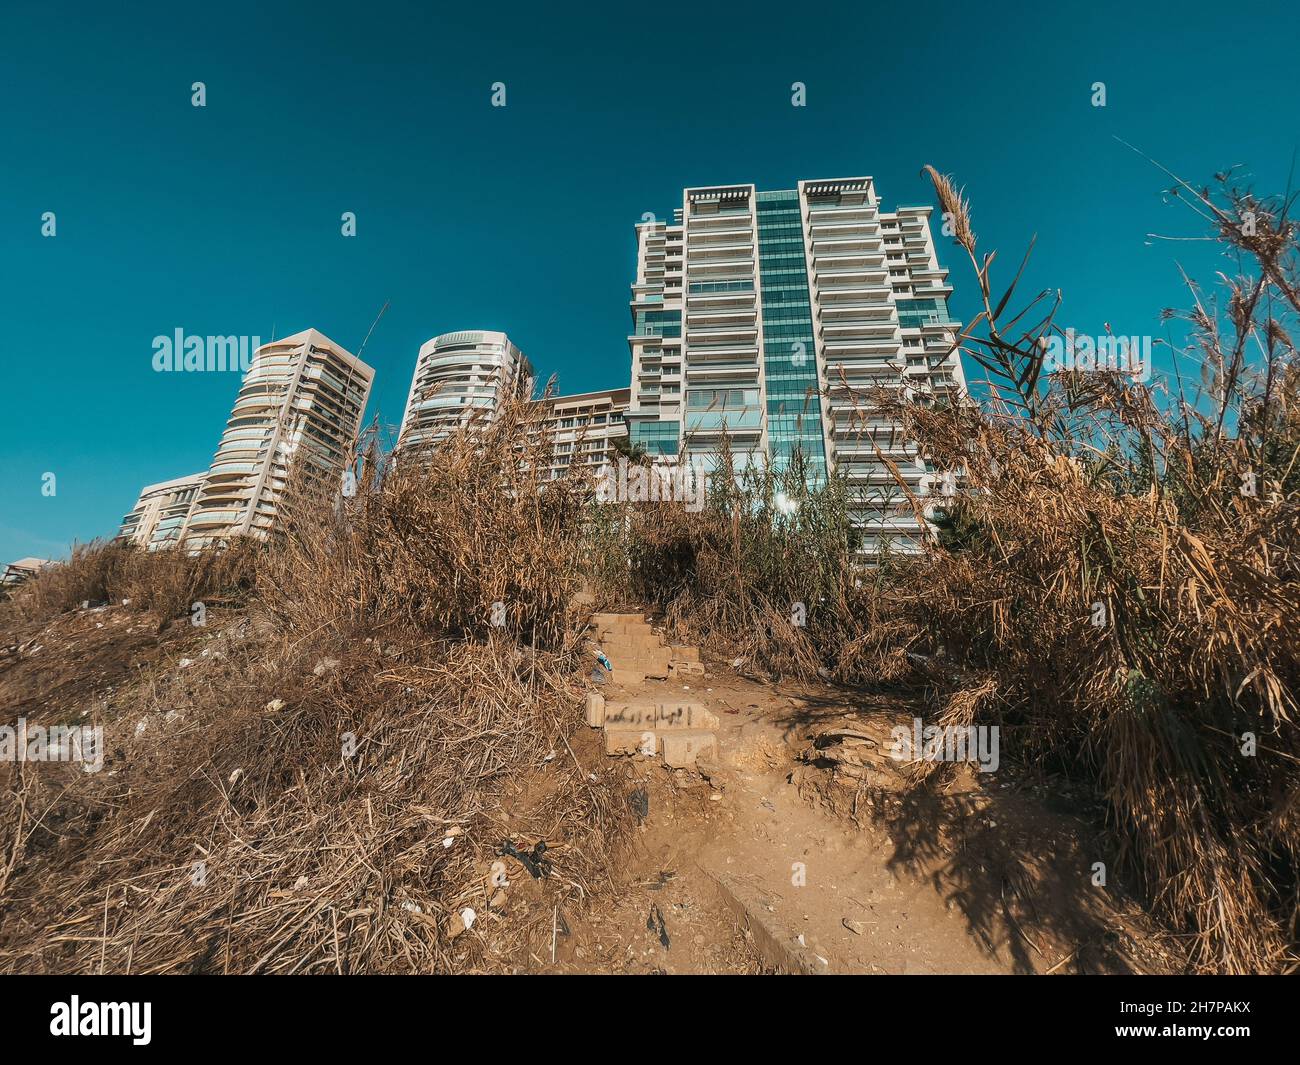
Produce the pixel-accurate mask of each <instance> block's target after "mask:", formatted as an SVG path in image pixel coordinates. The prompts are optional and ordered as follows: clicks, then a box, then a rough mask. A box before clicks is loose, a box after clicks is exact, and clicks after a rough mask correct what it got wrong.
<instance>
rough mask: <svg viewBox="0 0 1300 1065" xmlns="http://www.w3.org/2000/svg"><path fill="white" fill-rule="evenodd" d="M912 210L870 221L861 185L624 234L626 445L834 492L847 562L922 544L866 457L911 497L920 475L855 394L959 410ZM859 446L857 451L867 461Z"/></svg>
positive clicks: (919, 466)
mask: <svg viewBox="0 0 1300 1065" xmlns="http://www.w3.org/2000/svg"><path fill="white" fill-rule="evenodd" d="M930 211H931V209H930V208H929V207H900V208H898V209H897V210H896V211H893V212H886V211H882V210H881V209H880V204H879V201H878V198H877V195H876V189H875V183H874V182H873V181H872V179H871V178H869V177H857V178H841V179H835V180H826V181H800V182H799V185H798V188H796V189H791V190H787V191H776V192H760V191H758V189H757V188H756V187H755V186H753V185H725V186H715V187H710V188H691V189H686V190H684V192H683V197H682V206H681V207H678V208H674V210H673V220H672V222H666V221H664V222H661V221H653V222H642V223H640V224H639V225H638V226H637V227H636V229H637V275H636V281H635V283H634V284H633V286H632V333H631V335H630V336H629V337H628V344H629V346H630V348H631V353H632V396H631V403H630V406H629V408H628V411H627V414H626V418H627V422H628V427H629V436H630V439H631V442H632V443H633V444H634V445H635V444H641V445H642V446H644V447H645V448H646V450H647V451H648V452H649V453H651V454H653V455H657V456H662V457H663V461H675V460H676V459H677V458H678V457H680V456H683V455H690V456H692V457H703V458H704V460H705V461H706V462H707V461H709V460H710V458H711V457H716V455H717V453H718V448H719V445H720V443H721V440H722V437H723V435H724V433H725V434H726V436H727V438H728V440H729V443H730V447H731V450H732V452H733V455H734V456H735V459H736V462H737V466H738V467H740V466H744V465H746V464H769V465H770V466H771V468H773V469H775V470H778V471H780V470H785V469H788V468H789V466H790V463H791V461H792V459H793V458H794V456H795V454H796V453H798V454H799V456H800V457H801V460H802V463H803V470H804V477H805V481H806V482H807V483H808V484H809V485H816V484H819V483H823V482H824V481H825V480H826V477H827V475H828V473H829V472H831V471H834V472H836V473H837V474H838V475H840V476H843V477H844V478H845V480H846V482H847V484H848V485H849V488H850V491H851V495H852V518H853V523H854V525H855V527H856V528H857V529H858V530H859V535H860V538H861V546H862V550H863V551H864V552H866V553H868V554H875V553H877V552H878V551H879V549H880V548H881V546H882V545H883V543H884V541H889V542H890V546H891V548H892V549H893V550H895V551H910V550H916V549H917V548H918V546H919V537H920V534H921V531H922V527H921V523H920V522H919V521H918V520H917V519H916V517H915V516H914V514H913V511H912V509H911V507H910V506H909V505H908V504H907V502H906V499H905V497H904V496H903V493H902V492H901V491H900V490H899V489H898V487H897V485H896V483H895V481H894V478H893V476H892V475H891V473H890V472H889V469H888V467H887V466H886V464H885V463H884V462H883V461H882V460H881V458H880V456H879V455H878V454H877V449H878V450H879V451H880V452H881V453H882V454H883V455H885V456H887V457H888V458H889V460H890V461H892V462H894V463H895V464H896V465H897V466H898V468H899V470H900V472H901V473H902V475H903V478H904V480H905V481H906V482H907V483H908V486H909V488H910V489H911V490H912V491H913V492H915V493H917V494H919V495H924V494H925V493H926V492H927V491H928V490H929V487H930V483H931V480H932V479H933V478H934V475H935V474H936V473H941V472H943V471H931V470H927V468H926V465H925V463H924V461H923V460H922V458H921V457H920V456H919V455H918V453H917V449H916V447H915V446H914V445H912V444H910V443H908V442H906V441H904V440H902V439H901V436H900V433H899V429H898V426H897V425H895V424H893V423H892V422H890V421H888V420H887V419H885V418H883V417H881V416H879V414H878V412H877V411H874V410H873V409H872V406H871V402H870V391H869V390H870V389H871V387H872V386H875V385H882V386H885V387H887V388H890V389H899V390H905V391H906V392H907V393H908V394H910V395H912V396H913V397H915V398H917V399H918V400H919V401H921V402H933V401H934V400H935V399H938V398H953V399H956V398H957V397H959V396H961V395H964V393H965V378H964V376H963V374H962V368H961V362H960V358H959V357H958V355H957V354H956V353H955V351H952V350H951V349H952V347H953V339H954V337H955V336H956V333H957V332H958V331H959V329H960V324H959V323H957V322H955V321H953V320H952V319H951V318H950V317H949V314H948V309H947V299H948V296H949V295H950V294H951V293H952V289H951V287H950V286H949V285H948V281H947V278H948V271H947V270H945V269H944V268H943V267H942V266H940V264H939V260H938V257H937V256H936V254H935V247H934V240H933V238H932V236H931V234H930V225H929V215H930ZM873 444H874V446H873Z"/></svg>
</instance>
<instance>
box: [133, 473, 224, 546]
mask: <svg viewBox="0 0 1300 1065" xmlns="http://www.w3.org/2000/svg"><path fill="white" fill-rule="evenodd" d="M206 476H207V471H206V470H203V471H201V472H199V473H191V474H189V475H188V476H185V477H177V478H174V479H173V480H170V481H161V482H159V483H158V484H149V485H145V487H144V488H142V489H140V498H139V499H137V500H136V503H135V506H134V507H132V508H131V512H130V513H129V514H127V515H126V517H124V518H123V519H122V527H121V529H119V530H118V534H117V539H119V540H124V541H126V542H128V543H131V544H134V545H135V546H136V547H139V548H141V549H142V550H146V551H157V550H159V549H160V548H164V547H174V546H176V545H177V544H178V543H179V542H180V541H181V540H182V539H183V538H184V536H185V532H186V528H187V525H188V523H189V516H190V511H191V510H192V509H193V507H194V500H195V499H196V498H197V497H198V494H199V489H200V488H202V486H203V480H204V478H205V477H206Z"/></svg>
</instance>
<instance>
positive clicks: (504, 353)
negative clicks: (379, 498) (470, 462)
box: [397, 329, 533, 450]
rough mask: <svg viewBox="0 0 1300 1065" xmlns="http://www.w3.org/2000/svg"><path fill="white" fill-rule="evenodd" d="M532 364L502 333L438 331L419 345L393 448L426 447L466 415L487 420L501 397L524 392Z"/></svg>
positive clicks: (529, 382) (527, 392)
mask: <svg viewBox="0 0 1300 1065" xmlns="http://www.w3.org/2000/svg"><path fill="white" fill-rule="evenodd" d="M532 390H533V368H532V365H531V364H530V363H529V361H528V359H527V358H525V357H524V353H523V352H522V351H520V350H519V349H518V348H517V347H515V345H514V344H513V343H512V342H511V340H510V338H509V337H508V336H506V335H505V333H499V332H493V331H491V330H483V329H471V330H465V331H462V332H459V333H443V334H442V335H441V336H436V337H434V338H433V339H432V340H429V341H427V342H426V343H425V344H423V345H422V346H421V348H420V354H419V357H418V358H417V359H416V362H415V373H414V375H413V376H412V378H411V391H410V394H409V395H408V396H407V400H406V411H405V412H404V413H403V415H402V427H401V430H400V431H399V433H398V438H397V439H398V443H397V446H398V449H399V450H409V449H419V448H422V447H430V446H433V445H435V444H437V443H438V441H440V440H442V439H444V438H445V437H446V436H447V435H448V434H450V433H451V432H452V431H453V430H454V429H455V428H457V427H458V426H461V425H464V424H466V423H467V422H468V421H469V420H470V419H471V418H480V419H483V420H484V421H485V422H486V421H490V420H491V418H492V414H493V412H494V411H495V410H496V408H497V405H498V403H499V402H500V401H501V399H502V398H503V397H504V396H506V395H508V394H514V395H520V396H525V397H527V396H530V395H531V394H532Z"/></svg>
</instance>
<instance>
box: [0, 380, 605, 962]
mask: <svg viewBox="0 0 1300 1065" xmlns="http://www.w3.org/2000/svg"><path fill="white" fill-rule="evenodd" d="M528 417H530V415H529V414H528V413H527V411H526V409H525V408H524V407H522V406H512V407H511V408H510V409H508V410H504V411H502V412H500V413H499V415H498V419H497V421H496V422H494V424H493V425H492V426H491V427H487V428H484V427H478V428H479V429H480V430H481V431H477V432H474V433H465V434H462V435H460V436H458V437H456V438H454V439H453V440H451V441H449V442H448V443H447V444H446V445H445V446H444V447H443V448H442V449H440V451H439V453H438V455H437V457H436V459H435V460H434V461H433V462H431V463H430V464H429V465H427V466H425V467H423V468H419V469H416V468H414V467H412V468H410V469H403V468H401V467H400V466H399V467H398V468H397V469H395V470H394V469H392V468H391V467H390V468H388V469H380V468H377V467H371V468H370V469H368V470H367V471H366V476H365V477H364V478H363V483H362V488H361V491H360V492H359V494H358V495H357V496H356V497H355V498H353V499H350V500H348V501H347V503H346V509H341V508H333V507H332V506H331V505H330V504H327V503H324V502H322V503H321V505H318V506H316V507H311V506H308V505H307V504H306V502H305V501H304V500H302V499H299V500H298V503H297V505H296V507H295V514H297V515H298V516H299V517H300V520H299V522H298V523H297V524H296V525H295V526H294V527H293V528H291V529H290V530H289V532H288V535H287V536H286V537H285V538H284V539H283V540H282V541H281V542H278V543H276V544H272V545H267V546H266V547H265V548H264V549H263V550H261V551H259V552H257V558H256V568H257V577H256V585H257V587H256V592H255V594H254V596H253V598H252V600H251V602H250V603H249V605H248V609H247V611H246V612H245V613H244V614H242V615H237V616H235V617H234V618H232V617H231V616H229V615H227V617H226V619H225V622H226V623H225V624H224V625H217V624H216V623H215V622H214V626H213V627H214V630H215V631H213V632H212V633H211V635H210V637H207V638H206V639H205V644H206V646H205V648H204V651H203V652H202V653H201V654H196V655H195V657H194V659H193V660H192V661H191V662H190V663H189V664H188V665H187V666H186V667H185V668H175V669H173V670H172V671H171V672H169V673H167V674H164V675H162V676H158V675H157V674H154V675H151V676H150V677H148V678H144V679H142V680H141V681H140V683H138V684H137V685H135V686H134V687H133V688H131V690H129V691H125V692H118V693H117V695H116V697H115V698H114V700H113V703H112V706H111V709H110V710H109V711H108V712H106V713H104V714H102V715H98V716H96V718H95V720H96V723H102V724H103V725H104V726H105V728H106V731H107V735H108V742H107V746H108V748H109V751H110V752H111V753H110V757H109V760H108V762H107V764H106V766H105V769H104V771H102V772H100V773H98V774H78V773H75V772H71V773H59V774H56V773H52V772H46V771H44V770H46V769H47V768H48V767H45V766H21V765H20V766H15V767H7V768H3V769H0V773H4V774H5V782H4V784H5V786H4V790H3V793H2V794H0V803H3V806H4V813H3V817H2V818H0V826H2V827H0V835H2V837H3V838H2V839H0V855H2V856H3V857H2V858H0V861H3V871H2V875H0V926H2V928H3V931H2V932H0V968H3V969H5V970H6V971H54V972H70V971H72V972H96V971H112V972H123V971H129V972H278V973H291V972H340V973H342V972H348V973H352V972H399V971H400V972H417V971H418V972H430V971H450V970H455V971H487V970H498V969H502V968H512V967H516V966H518V965H519V964H521V960H522V962H524V963H527V960H528V955H529V953H531V952H534V948H535V949H536V951H541V950H543V949H544V948H543V947H541V946H538V943H540V942H541V941H542V940H545V941H546V942H549V939H550V934H551V925H552V919H553V914H554V911H555V909H556V908H557V907H560V906H570V907H572V906H580V905H581V904H582V902H583V901H584V900H585V899H586V898H587V897H588V896H589V895H591V894H592V893H593V892H596V891H599V890H601V889H602V888H603V887H604V886H606V885H607V883H608V879H609V870H610V869H611V867H612V861H611V858H610V853H611V850H612V848H614V847H615V846H616V845H617V843H618V840H619V838H620V835H621V832H622V823H621V820H620V819H619V818H618V817H616V816H615V815H614V813H613V811H614V810H615V809H616V808H617V809H619V810H622V809H623V808H624V806H623V804H621V803H620V804H618V806H617V807H616V806H615V804H614V801H613V800H614V798H615V796H616V791H615V788H614V786H613V785H612V784H611V783H610V781H609V779H608V778H607V777H606V776H604V775H602V776H601V777H599V778H597V777H594V776H593V775H590V774H589V771H588V770H587V769H584V768H583V766H582V765H581V764H580V762H579V758H578V755H577V753H575V751H574V750H573V748H572V747H571V746H570V744H569V741H568V736H569V734H570V733H572V732H574V731H575V730H576V728H577V724H578V722H579V720H580V715H579V712H578V707H579V702H580V697H581V692H580V688H579V687H577V686H575V683H574V666H575V664H576V660H575V657H574V647H575V646H576V637H575V635H574V631H573V626H572V624H571V620H572V619H571V617H570V615H569V614H568V613H567V606H568V601H569V597H570V595H571V594H572V592H573V590H574V588H575V586H576V581H577V579H578V568H577V562H576V560H577V558H578V557H579V556H578V554H577V553H576V552H575V551H574V550H573V547H572V543H573V540H574V538H575V536H576V535H577V532H578V530H579V529H580V528H581V523H582V516H583V512H584V507H583V504H582V502H581V498H580V497H579V496H578V495H576V494H574V493H573V492H571V491H568V490H566V487H565V486H564V485H562V484H559V485H549V484H548V485H547V486H546V490H545V491H539V490H538V489H539V488H540V487H541V486H540V485H539V484H537V483H536V482H535V481H534V480H533V476H534V475H532V474H530V473H528V472H527V470H528V469H537V468H538V465H537V464H536V463H531V464H530V463H528V462H527V458H528V456H527V453H526V451H527V449H525V451H524V453H522V454H521V452H520V449H519V446H518V443H517V442H518V440H519V438H520V433H521V432H522V431H523V430H524V429H525V428H526V426H525V425H524V424H523V421H524V420H525V419H527V418H528ZM525 435H526V434H525ZM521 459H523V460H524V461H523V462H522V464H521V461H520V460H521ZM118 564H119V552H118V550H117V549H116V548H99V549H97V551H96V550H89V551H85V552H82V553H80V554H79V555H78V557H77V558H76V559H75V560H74V565H73V566H72V567H69V568H70V569H71V570H73V571H74V572H81V571H86V570H89V569H90V567H92V566H94V569H93V571H92V573H93V576H92V575H90V574H83V575H82V576H79V577H77V578H76V579H75V580H74V579H73V577H72V575H70V574H65V575H63V577H62V579H61V581H60V583H59V584H57V585H54V586H52V587H50V588H44V587H42V582H44V581H46V579H47V578H46V576H45V575H42V576H41V577H40V578H38V579H36V580H35V581H33V582H32V584H31V586H30V587H29V588H27V589H24V593H23V597H22V599H23V604H26V605H27V609H29V610H32V611H34V610H35V609H37V607H38V606H39V607H43V608H46V609H53V608H54V607H55V606H56V605H57V604H62V605H68V604H70V603H72V602H74V601H75V600H76V598H77V596H78V595H82V596H84V595H86V594H87V592H86V589H87V588H90V587H91V586H92V584H94V581H96V580H98V581H100V584H98V585H95V587H103V588H105V589H106V590H108V591H109V592H111V594H113V595H114V596H116V595H117V594H118V592H119V591H120V590H121V589H122V588H123V587H125V586H124V585H121V584H118V583H114V582H115V581H117V580H118V579H119V578H117V577H115V576H113V574H115V573H117V572H118V569H117V567H118ZM169 564H170V565H173V566H176V567H179V568H183V569H185V570H186V571H187V572H188V567H189V565H190V564H189V563H186V562H182V561H180V559H179V557H177V556H170V557H169V560H168V561H167V562H163V561H161V560H160V561H158V562H157V563H154V565H155V566H156V569H155V570H154V572H158V573H162V572H164V570H165V568H166V566H167V565H169ZM207 564H208V565H211V566H217V567H220V566H223V565H233V558H232V559H229V560H227V562H225V563H223V562H220V561H213V562H210V563H207ZM199 565H202V563H199ZM100 573H104V574H108V576H105V577H102V578H101V577H99V576H98V574H100ZM54 579H56V580H58V579H59V578H54ZM169 581H170V578H169ZM170 586H171V585H170V583H168V584H167V587H170ZM186 587H187V588H188V586H186ZM74 589H75V590H74ZM134 592H135V594H134V596H132V598H133V604H132V605H133V606H134V605H135V603H136V602H140V603H144V602H151V601H152V602H156V603H159V604H164V603H169V602H170V600H168V599H167V598H166V597H165V596H164V595H162V594H161V592H159V593H158V594H156V595H155V594H154V593H153V592H152V591H149V590H146V591H145V593H144V594H142V593H141V590H140V589H139V588H138V587H137V588H135V589H134ZM187 594H188V593H187ZM496 604H506V609H505V610H504V611H497V610H494V607H495V605H496ZM162 609H164V610H166V609H168V608H167V607H162ZM28 616H34V614H33V615H28ZM507 841H512V842H514V843H516V844H517V845H518V846H519V847H520V848H521V849H524V850H528V849H530V848H532V847H533V846H534V845H535V844H536V843H537V842H539V841H545V842H546V844H547V851H546V853H547V857H548V860H549V862H550V870H551V871H550V875H548V876H547V877H546V878H545V879H542V880H537V881H534V880H533V879H532V877H531V876H530V875H529V874H528V873H527V872H526V871H525V870H524V868H523V866H522V865H521V864H519V863H518V862H517V861H516V860H515V859H513V858H507V857H502V856H501V855H500V854H499V851H500V849H501V847H502V845H503V844H504V843H505V842H507ZM495 861H501V862H502V863H503V870H504V872H505V875H506V876H507V877H508V878H509V880H510V881H511V882H512V886H510V887H508V888H507V889H505V890H504V891H498V888H497V886H496V885H495V884H493V883H492V882H490V880H489V877H490V876H491V873H492V863H493V862H495ZM490 902H491V905H489V903H490ZM466 908H472V909H473V910H474V911H475V915H476V917H477V920H475V921H474V924H473V927H472V931H471V932H470V933H468V934H466V933H463V932H461V934H460V935H459V936H457V932H460V931H461V929H462V928H463V926H464V924H465V923H466V922H465V919H464V917H462V916H461V915H462V914H463V913H464V912H465V910H466ZM502 912H505V913H508V915H509V917H508V919H504V918H503V917H502Z"/></svg>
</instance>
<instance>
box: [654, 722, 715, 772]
mask: <svg viewBox="0 0 1300 1065" xmlns="http://www.w3.org/2000/svg"><path fill="white" fill-rule="evenodd" d="M662 743H663V755H664V762H665V764H667V766H668V767H669V768H670V769H693V768H694V767H695V760H696V758H698V757H700V756H701V755H703V756H705V757H706V758H708V759H710V760H711V761H716V760H717V757H718V738H717V737H716V736H715V735H714V734H713V733H712V732H704V731H702V730H697V729H684V730H680V731H678V730H673V731H670V732H665V733H664V734H663V737H662Z"/></svg>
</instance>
